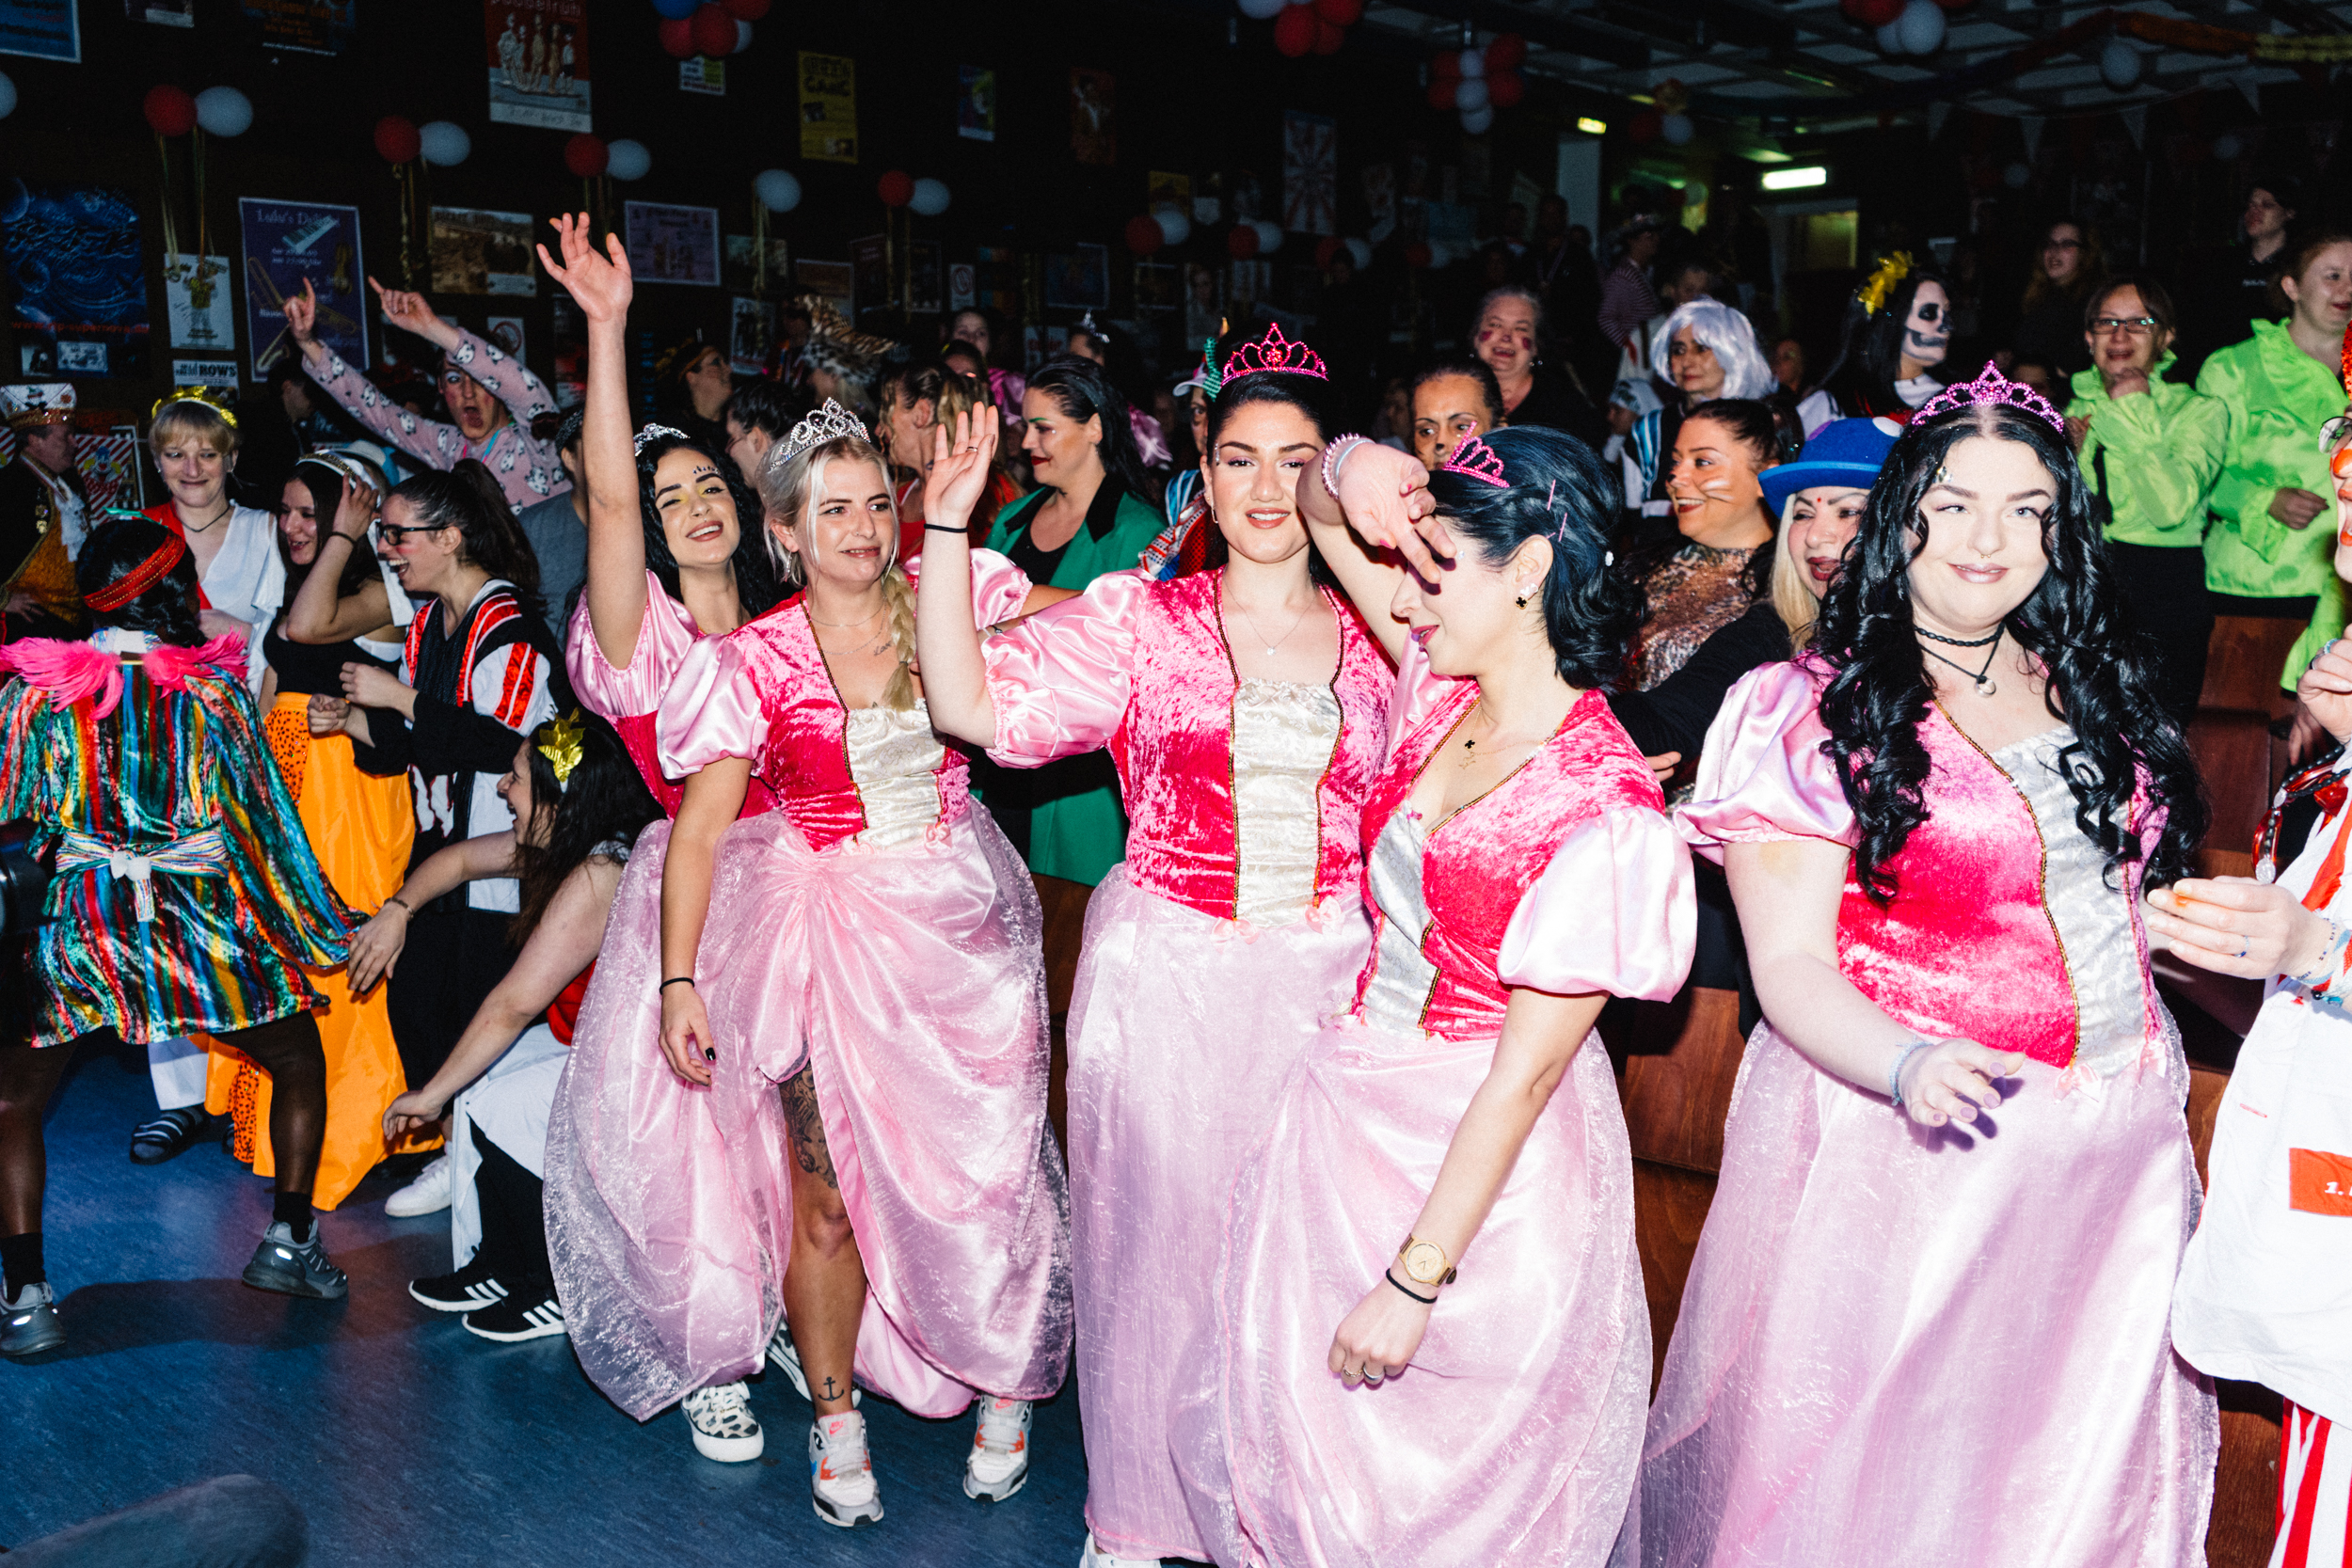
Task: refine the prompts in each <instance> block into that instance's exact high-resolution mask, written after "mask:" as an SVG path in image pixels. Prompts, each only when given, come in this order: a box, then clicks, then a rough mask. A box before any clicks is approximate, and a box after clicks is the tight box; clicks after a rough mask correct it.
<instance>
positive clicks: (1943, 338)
mask: <svg viewBox="0 0 2352 1568" xmlns="http://www.w3.org/2000/svg"><path fill="white" fill-rule="evenodd" d="M1951 346H1952V296H1951V295H1949V294H1947V293H1945V292H1944V285H1943V284H1941V283H1938V282H1936V281H1935V280H1934V279H1933V278H1929V279H1927V280H1926V281H1924V282H1922V283H1921V284H1920V285H1919V288H1918V291H1917V292H1916V293H1914V294H1913V295H1912V298H1911V314H1910V315H1908V316H1906V317H1904V318H1903V357H1904V358H1906V359H1909V360H1912V361H1914V362H1915V363H1917V364H1920V365H1940V364H1942V363H1943V362H1944V356H1945V355H1946V354H1947V352H1949V350H1950V349H1951Z"/></svg>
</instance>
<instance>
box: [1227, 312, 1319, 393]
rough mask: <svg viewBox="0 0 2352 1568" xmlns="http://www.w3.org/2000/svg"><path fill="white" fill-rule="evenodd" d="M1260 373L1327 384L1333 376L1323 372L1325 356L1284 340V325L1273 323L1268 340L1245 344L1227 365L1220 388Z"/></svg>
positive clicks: (1267, 332) (1266, 337) (1304, 345)
mask: <svg viewBox="0 0 2352 1568" xmlns="http://www.w3.org/2000/svg"><path fill="white" fill-rule="evenodd" d="M1258 371H1279V372H1283V373H1285V374H1288V375H1311V376H1313V377H1314V378H1315V379H1316V380H1317V381H1328V380H1330V379H1331V377H1330V372H1327V371H1326V370H1325V369H1324V368H1323V356H1322V355H1320V354H1317V353H1316V352H1315V351H1314V350H1313V349H1311V348H1309V347H1308V346H1307V345H1306V344H1305V343H1295V342H1293V341H1291V340H1289V339H1288V338H1285V337H1283V336H1282V324H1281V323H1279V322H1274V323H1270V324H1269V325H1267V327H1266V329H1265V336H1264V337H1263V338H1261V339H1259V340H1258V341H1256V342H1254V343H1244V344H1242V345H1241V347H1239V348H1237V349H1235V350H1234V351H1233V352H1232V356H1230V357H1228V358H1227V359H1226V361H1225V371H1224V373H1223V374H1221V375H1219V376H1218V377H1217V380H1218V383H1219V384H1220V385H1221V384H1223V383H1225V382H1228V381H1231V380H1232V379H1233V377H1235V376H1237V375H1249V374H1252V373H1253V372H1258Z"/></svg>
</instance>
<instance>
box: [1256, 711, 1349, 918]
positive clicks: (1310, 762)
mask: <svg viewBox="0 0 2352 1568" xmlns="http://www.w3.org/2000/svg"><path fill="white" fill-rule="evenodd" d="M1339 743H1340V700H1339V698H1338V697H1337V696H1336V695H1334V694H1333V692H1332V690H1331V688H1330V687H1329V686H1328V685H1327V684H1318V683H1315V682H1311V681H1267V680H1246V681H1243V682H1242V683H1241V687H1240V689H1238V690H1237V691H1235V692H1234V694H1233V818H1234V836H1235V837H1236V838H1237V839H1238V840H1239V847H1240V851H1241V852H1240V855H1239V857H1238V865H1239V875H1238V877H1237V881H1238V883H1239V886H1238V887H1237V888H1236V890H1235V893H1234V899H1233V902H1234V909H1233V913H1234V917H1235V918H1236V919H1239V920H1243V921H1247V922H1248V924H1250V925H1251V926H1255V927H1259V928H1261V929H1263V928H1266V927H1275V926H1288V925H1290V924H1291V923H1293V922H1294V921H1298V920H1303V919H1305V918H1306V915H1307V911H1308V909H1309V908H1310V907H1311V906H1312V905H1313V903H1314V901H1315V868H1316V863H1317V860H1318V857H1319V856H1320V854H1321V851H1322V847H1323V844H1322V824H1321V822H1320V819H1319V817H1318V815H1317V811H1318V808H1317V792H1318V790H1320V788H1321V787H1322V784H1323V775H1324V774H1325V773H1326V772H1327V771H1328V770H1329V768H1330V766H1331V753H1332V751H1333V749H1334V748H1336V747H1337V746H1338V745H1339Z"/></svg>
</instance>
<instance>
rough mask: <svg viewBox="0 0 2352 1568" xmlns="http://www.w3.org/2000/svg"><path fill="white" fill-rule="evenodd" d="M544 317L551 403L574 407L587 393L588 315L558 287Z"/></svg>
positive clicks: (583, 400) (577, 405)
mask: <svg viewBox="0 0 2352 1568" xmlns="http://www.w3.org/2000/svg"><path fill="white" fill-rule="evenodd" d="M548 326H549V328H550V330H549V334H548V335H549V336H550V337H551V338H552V339H553V340H554V343H553V347H554V358H555V405H556V406H557V407H558V408H577V407H579V406H580V404H581V403H583V402H585V401H586V400H587V397H588V318H587V317H585V316H583V315H581V314H580V306H579V305H578V304H577V303H576V302H575V301H574V300H573V299H572V296H571V295H570V294H568V293H564V291H563V290H561V289H558V290H557V291H556V292H555V298H554V299H553V300H551V301H550V302H549V304H548Z"/></svg>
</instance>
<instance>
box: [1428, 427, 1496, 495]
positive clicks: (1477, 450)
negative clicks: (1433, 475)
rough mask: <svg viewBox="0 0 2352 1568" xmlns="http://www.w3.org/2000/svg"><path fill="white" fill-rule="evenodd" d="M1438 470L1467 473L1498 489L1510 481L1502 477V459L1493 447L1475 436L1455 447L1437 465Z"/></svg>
mask: <svg viewBox="0 0 2352 1568" xmlns="http://www.w3.org/2000/svg"><path fill="white" fill-rule="evenodd" d="M1438 472H1439V473H1441V474H1467V475H1468V476H1469V477H1470V478H1471V479H1475V480H1483V481H1485V482H1486V483H1488V484H1491V485H1493V486H1494V487H1495V488H1496V489H1498V490H1508V489H1509V488H1511V482H1510V481H1509V480H1507V479H1505V478H1503V477H1502V458H1500V457H1497V456H1496V455H1495V449H1494V448H1492V447H1490V446H1488V445H1487V444H1486V442H1484V441H1482V440H1480V439H1479V438H1478V437H1477V436H1470V437H1469V438H1468V439H1466V440H1464V441H1463V443H1462V444H1461V445H1460V446H1458V447H1455V448H1454V451H1452V452H1451V453H1449V454H1448V455H1447V457H1446V460H1445V461H1444V462H1442V463H1440V464H1438Z"/></svg>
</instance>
